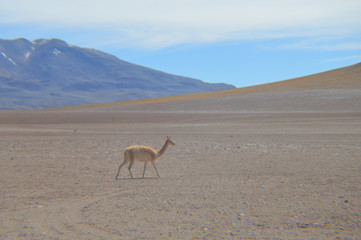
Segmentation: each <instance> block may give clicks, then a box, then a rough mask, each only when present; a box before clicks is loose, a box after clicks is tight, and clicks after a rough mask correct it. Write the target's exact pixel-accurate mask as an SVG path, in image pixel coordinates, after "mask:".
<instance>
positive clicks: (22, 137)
mask: <svg viewBox="0 0 361 240" xmlns="http://www.w3.org/2000/svg"><path fill="white" fill-rule="evenodd" d="M360 103H361V90H360V89H347V90H344V89H343V90H342V89H341V90H340V89H338V90H337V89H331V90H330V89H328V90H314V89H313V90H302V91H294V92H289V91H286V92H285V91H284V92H274V93H267V94H251V95H244V94H243V95H233V96H227V97H225V96H223V97H220V98H207V99H195V100H189V101H187V100H183V101H170V102H167V101H164V102H158V103H149V104H146V103H142V104H133V105H132V104H130V105H119V106H116V105H109V106H107V107H104V106H101V107H98V108H97V107H96V106H93V107H87V108H81V107H79V108H77V109H48V110H28V111H1V112H0V161H1V168H0V193H1V194H0V238H1V239H361V172H360V170H361V107H360V105H361V104H360ZM167 136H171V137H172V139H173V140H174V142H175V143H176V145H175V146H172V147H169V148H168V149H167V150H166V152H165V154H164V155H163V156H162V157H161V159H159V160H158V161H157V162H156V165H157V168H158V171H159V174H160V178H158V177H157V175H156V172H155V171H154V169H153V168H152V166H151V165H149V166H148V168H147V171H146V176H145V178H142V177H141V176H142V172H143V164H142V163H140V162H136V163H135V164H134V166H133V168H132V172H133V175H134V176H135V178H134V179H131V178H130V175H129V172H128V170H127V168H126V167H124V168H123V169H122V170H121V173H120V176H119V179H115V175H116V173H117V170H118V167H119V165H120V163H121V162H122V158H123V149H124V148H125V147H127V146H129V145H134V144H141V145H149V146H152V147H154V148H156V149H160V148H161V147H162V145H163V144H164V142H165V140H166V137H167Z"/></svg>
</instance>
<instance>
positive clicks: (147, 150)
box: [115, 137, 175, 179]
mask: <svg viewBox="0 0 361 240" xmlns="http://www.w3.org/2000/svg"><path fill="white" fill-rule="evenodd" d="M168 145H173V146H174V145H175V143H174V142H173V140H172V139H171V138H170V137H167V140H166V141H165V143H164V145H163V147H162V148H161V149H160V150H159V151H157V150H155V149H154V148H152V147H149V146H141V145H133V146H129V147H127V148H126V149H125V150H124V160H123V162H122V164H120V166H119V169H118V173H117V176H116V177H115V179H117V178H118V176H119V173H120V169H121V168H122V167H123V166H124V165H125V164H127V163H129V165H128V170H129V173H130V176H131V177H132V178H133V174H132V172H131V171H130V169H131V168H132V166H133V164H134V161H135V160H137V161H140V162H144V170H143V178H144V175H145V169H146V168H147V163H148V162H150V163H151V164H152V165H153V167H154V169H155V171H156V173H157V175H158V177H160V176H159V173H158V170H157V167H156V166H155V163H154V162H155V160H157V159H158V158H160V157H161V156H162V155H163V154H164V152H165V150H167V147H168Z"/></svg>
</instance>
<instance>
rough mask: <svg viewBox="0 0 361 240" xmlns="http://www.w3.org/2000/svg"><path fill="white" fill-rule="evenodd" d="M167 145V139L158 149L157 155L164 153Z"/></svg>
mask: <svg viewBox="0 0 361 240" xmlns="http://www.w3.org/2000/svg"><path fill="white" fill-rule="evenodd" d="M167 147H168V141H165V143H164V145H163V147H162V149H160V150H159V151H158V157H160V156H162V155H163V154H164V152H165V150H167Z"/></svg>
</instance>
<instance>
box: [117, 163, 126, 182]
mask: <svg viewBox="0 0 361 240" xmlns="http://www.w3.org/2000/svg"><path fill="white" fill-rule="evenodd" d="M127 162H128V161H127V160H126V159H124V161H123V162H122V164H120V166H119V168H118V173H117V176H116V177H115V179H117V178H118V176H119V173H120V169H121V168H122V167H123V166H124V165H125V164H126V163H127Z"/></svg>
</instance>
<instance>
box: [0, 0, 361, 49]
mask: <svg viewBox="0 0 361 240" xmlns="http://www.w3.org/2000/svg"><path fill="white" fill-rule="evenodd" d="M0 4H1V10H0V22H1V25H6V24H8V25H21V24H28V25H31V24H33V25H37V26H38V25H41V26H43V28H44V27H48V28H53V29H56V28H63V29H66V28H72V29H79V30H81V29H84V30H85V31H89V29H93V30H94V32H97V33H96V34H97V35H99V32H100V33H101V31H102V29H106V31H107V32H108V33H109V32H111V34H109V36H108V38H109V39H108V41H110V42H117V43H119V44H122V45H127V46H131V47H141V48H149V49H157V48H165V47H170V46H175V45H180V44H201V43H212V42H221V41H230V40H243V39H267V38H287V37H288V38H290V37H308V36H322V35H323V34H324V32H325V31H326V32H327V33H328V34H331V35H333V36H340V35H343V34H344V33H345V32H348V33H352V34H359V33H360V32H361V30H360V29H361V17H360V14H359V13H360V12H361V1H358V0H342V1H340V0H304V1H296V0H275V1H269V0H256V1H242V0H197V1H194V0H172V1H169V0H103V1H98V0H88V1H82V0H63V1H49V0H32V1H27V0H13V1H4V0H0ZM80 32H81V31H80ZM104 38H105V37H104ZM94 40H95V41H96V40H99V39H96V38H94ZM103 40H104V41H105V39H103ZM344 47H346V46H344Z"/></svg>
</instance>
